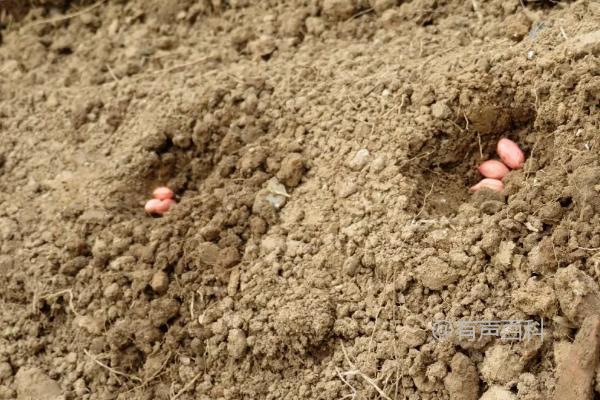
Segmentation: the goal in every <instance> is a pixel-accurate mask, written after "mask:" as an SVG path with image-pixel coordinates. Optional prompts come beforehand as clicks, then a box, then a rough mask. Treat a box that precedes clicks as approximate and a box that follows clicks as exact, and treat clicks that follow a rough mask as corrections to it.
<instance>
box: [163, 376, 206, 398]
mask: <svg viewBox="0 0 600 400" xmlns="http://www.w3.org/2000/svg"><path fill="white" fill-rule="evenodd" d="M203 373H204V372H199V373H198V374H197V375H196V376H195V377H193V378H192V380H191V381H189V382H188V383H187V384H186V385H185V386H184V387H183V388H182V389H181V390H180V391H179V392H177V394H176V395H174V396H172V397H171V400H176V399H177V398H178V397H179V396H181V395H182V394H184V393H185V392H187V391H188V390H190V388H191V387H192V385H193V384H194V383H195V382H196V381H197V380H198V378H200V375H202V374H203Z"/></svg>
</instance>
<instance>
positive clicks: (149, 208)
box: [144, 199, 162, 214]
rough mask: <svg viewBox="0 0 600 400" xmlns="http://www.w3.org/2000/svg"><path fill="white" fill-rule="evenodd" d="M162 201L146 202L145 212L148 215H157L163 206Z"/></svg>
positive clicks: (151, 200)
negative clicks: (159, 208)
mask: <svg viewBox="0 0 600 400" xmlns="http://www.w3.org/2000/svg"><path fill="white" fill-rule="evenodd" d="M161 203H162V201H161V200H158V199H150V200H148V201H147V202H146V205H144V210H145V211H146V212H147V213H148V214H156V213H157V208H158V207H159V206H160V205H161Z"/></svg>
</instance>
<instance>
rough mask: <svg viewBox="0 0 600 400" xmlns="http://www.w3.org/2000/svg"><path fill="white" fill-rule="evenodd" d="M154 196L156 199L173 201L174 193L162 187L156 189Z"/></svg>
mask: <svg viewBox="0 0 600 400" xmlns="http://www.w3.org/2000/svg"><path fill="white" fill-rule="evenodd" d="M152 196H154V198H155V199H159V200H166V199H172V198H173V191H172V190H171V189H169V188H168V187H166V186H161V187H157V188H156V189H154V192H152Z"/></svg>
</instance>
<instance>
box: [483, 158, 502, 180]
mask: <svg viewBox="0 0 600 400" xmlns="http://www.w3.org/2000/svg"><path fill="white" fill-rule="evenodd" d="M508 172H509V171H508V167H507V166H506V165H504V164H503V163H502V162H501V161H498V160H487V161H484V162H482V163H481V165H480V166H479V173H480V174H481V175H483V176H485V177H486V178H492V179H500V180H502V179H503V178H504V177H505V176H506V174H508Z"/></svg>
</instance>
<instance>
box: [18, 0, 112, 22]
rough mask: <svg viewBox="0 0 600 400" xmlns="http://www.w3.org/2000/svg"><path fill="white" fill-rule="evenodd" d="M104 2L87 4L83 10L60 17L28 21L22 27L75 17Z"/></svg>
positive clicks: (103, 0) (104, 0) (101, 0)
mask: <svg viewBox="0 0 600 400" xmlns="http://www.w3.org/2000/svg"><path fill="white" fill-rule="evenodd" d="M105 2H106V0H100V1H98V2H97V3H96V4H93V5H91V6H89V7H88V8H84V9H83V10H80V11H77V12H74V13H71V14H67V15H62V16H60V17H55V18H48V19H45V20H42V21H35V22H32V23H30V24H28V25H25V26H24V27H23V28H24V29H28V28H31V27H33V26H38V25H44V24H53V23H55V22H62V21H66V20H68V19H71V18H75V17H78V16H80V15H83V14H85V13H88V12H90V11H92V10H94V9H96V8H98V7H100V6H101V5H102V4H104V3H105Z"/></svg>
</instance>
